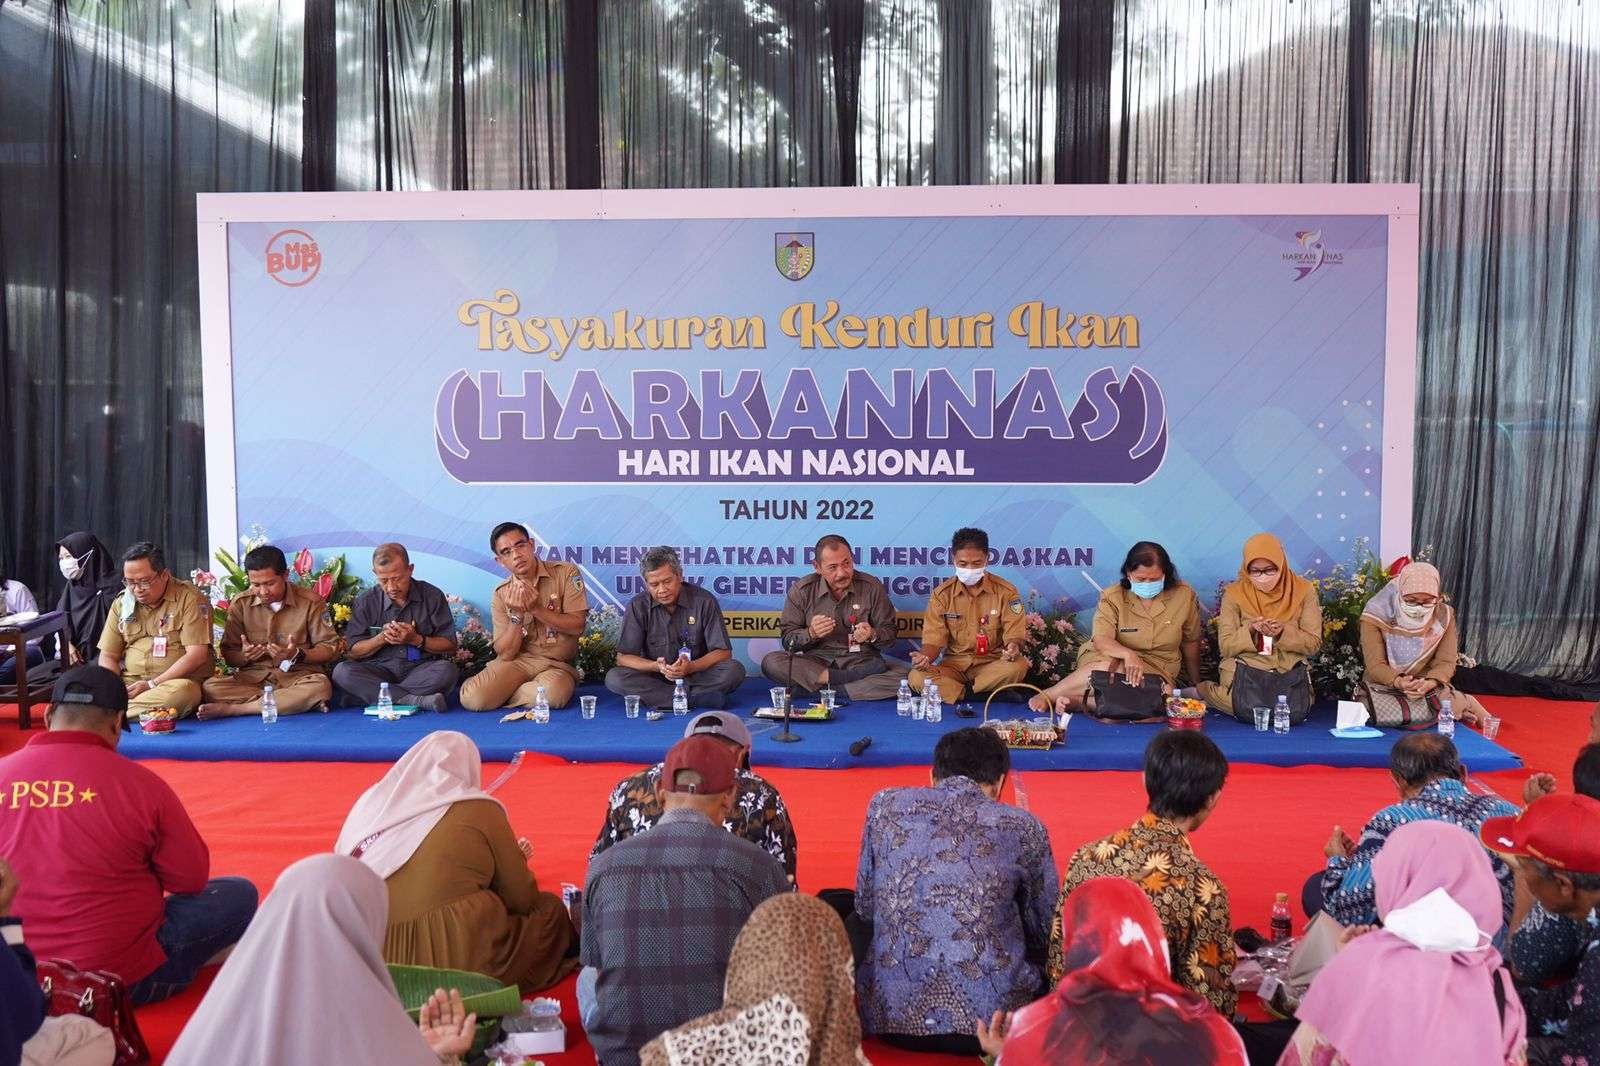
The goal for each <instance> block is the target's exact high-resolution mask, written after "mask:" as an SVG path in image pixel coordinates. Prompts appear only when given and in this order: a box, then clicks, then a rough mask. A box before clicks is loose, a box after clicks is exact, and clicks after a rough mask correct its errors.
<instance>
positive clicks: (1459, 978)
mask: <svg viewBox="0 0 1600 1066" xmlns="http://www.w3.org/2000/svg"><path fill="white" fill-rule="evenodd" d="M1591 802H1592V801H1591ZM1501 821H1509V819H1496V820H1495V821H1494V822H1491V823H1490V824H1491V825H1494V824H1496V823H1498V822H1501ZM1372 876H1373V880H1374V882H1375V899H1376V907H1377V915H1376V916H1377V917H1378V918H1379V919H1380V920H1381V921H1382V923H1383V927H1382V928H1381V929H1379V928H1375V927H1373V926H1354V927H1351V928H1350V929H1348V930H1346V934H1345V940H1344V943H1343V944H1342V946H1341V948H1340V950H1339V952H1338V953H1337V954H1336V955H1334V957H1333V958H1332V959H1331V960H1330V961H1329V962H1328V963H1327V965H1325V966H1324V967H1323V968H1322V970H1321V972H1320V973H1318V974H1317V976H1316V979H1315V980H1314V981H1313V982H1312V984H1311V989H1310V991H1308V992H1307V993H1306V996H1305V999H1304V1000H1303V1001H1302V1002H1301V1004H1300V1008H1299V1010H1298V1012H1297V1016H1298V1018H1299V1020H1300V1026H1299V1028H1298V1029H1297V1030H1296V1031H1295V1034H1294V1037H1293V1039H1292V1040H1291V1041H1290V1044H1289V1046H1288V1048H1287V1049H1285V1051H1284V1053H1283V1057H1282V1058H1281V1059H1279V1064H1280V1066H1364V1064H1366V1063H1374V1064H1377V1063H1388V1062H1401V1061H1413V1062H1435V1063H1448V1064H1451V1066H1519V1064H1521V1063H1522V1062H1523V1061H1524V1056H1525V1054H1526V1050H1527V1020H1526V1018H1525V1016H1524V1014H1523V1009H1522V1004H1521V1003H1519V1002H1518V1000H1517V996H1516V992H1515V990H1514V989H1513V988H1512V987H1511V976H1510V974H1509V973H1507V972H1506V970H1505V968H1504V966H1503V965H1502V963H1501V958H1500V953H1499V952H1498V951H1496V950H1495V949H1494V947H1493V946H1492V944H1491V940H1492V938H1493V937H1494V935H1495V931H1496V930H1497V929H1498V928H1499V927H1500V924H1501V921H1502V916H1501V908H1500V902H1501V901H1500V885H1499V883H1498V882H1497V881H1496V879H1495V875H1494V871H1493V870H1492V869H1491V868H1490V865H1489V857H1488V855H1487V854H1486V853H1485V852H1484V849H1483V846H1482V845H1480V844H1479V843H1478V841H1477V840H1476V839H1475V838H1474V837H1473V836H1472V835H1470V834H1469V833H1467V832H1466V831H1465V830H1463V829H1461V828H1459V827H1458V826H1455V825H1450V824H1447V823H1444V822H1440V821H1420V822H1413V823H1411V824H1409V825H1402V826H1400V827H1399V828H1397V829H1396V830H1394V832H1393V833H1391V834H1390V835H1389V838H1388V841H1387V843H1385V844H1384V846H1383V849H1382V850H1381V851H1379V852H1378V854H1377V856H1376V857H1375V858H1374V859H1373V862H1372ZM1497 986H1498V987H1497Z"/></svg>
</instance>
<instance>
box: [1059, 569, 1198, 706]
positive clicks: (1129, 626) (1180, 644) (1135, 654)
mask: <svg viewBox="0 0 1600 1066" xmlns="http://www.w3.org/2000/svg"><path fill="white" fill-rule="evenodd" d="M1180 666H1182V668H1183V670H1184V672H1185V673H1186V674H1188V676H1189V678H1190V679H1191V681H1193V680H1198V679H1199V677H1200V597H1198V596H1196V595H1195V592H1194V589H1192V588H1190V587H1189V586H1188V585H1186V584H1185V583H1183V582H1182V581H1180V580H1178V568H1177V567H1175V566H1173V565H1172V557H1171V556H1170V555H1168V554H1167V549H1165V548H1163V547H1162V546H1161V545H1159V544H1157V543H1156V542H1155V541H1152V540H1141V541H1140V542H1139V543H1137V544H1135V545H1134V546H1133V547H1132V548H1129V549H1128V557H1127V558H1126V559H1124V560H1123V561H1122V580H1121V581H1120V582H1118V583H1117V584H1115V585H1112V586H1111V587H1110V588H1108V589H1106V590H1105V591H1104V592H1102V593H1101V594H1100V606H1099V607H1097V608H1096V609H1095V612H1094V638H1093V639H1092V640H1091V641H1089V643H1087V644H1085V645H1084V646H1083V649H1082V650H1081V651H1079V652H1078V666H1077V669H1076V670H1074V671H1073V672H1072V673H1070V674H1068V675H1067V676H1066V677H1064V678H1062V679H1061V680H1060V681H1058V682H1056V683H1055V684H1054V685H1052V686H1051V687H1050V688H1048V689H1046V690H1045V691H1044V693H1043V694H1042V695H1039V696H1035V697H1033V699H1031V700H1029V701H1028V706H1030V707H1032V708H1033V709H1034V710H1036V711H1044V710H1048V709H1050V708H1052V707H1053V708H1054V709H1055V710H1057V711H1080V710H1084V709H1085V692H1086V690H1087V689H1088V687H1089V675H1090V674H1091V673H1093V672H1094V671H1096V670H1110V671H1111V672H1113V673H1120V674H1122V675H1124V676H1125V677H1126V678H1127V681H1128V684H1130V685H1139V684H1142V683H1143V682H1144V678H1145V675H1146V674H1153V675H1155V676H1157V677H1159V678H1161V682H1162V688H1163V689H1164V690H1166V691H1167V692H1168V693H1169V694H1170V693H1171V692H1172V691H1173V688H1174V686H1175V685H1176V684H1177V682H1178V669H1179V667H1180Z"/></svg>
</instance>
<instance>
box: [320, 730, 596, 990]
mask: <svg viewBox="0 0 1600 1066" xmlns="http://www.w3.org/2000/svg"><path fill="white" fill-rule="evenodd" d="M482 781H483V763H482V761H481V759H480V758H479V755H478V748H477V746H476V745H475V744H473V743H472V741H471V740H470V739H469V738H468V737H466V736H464V735H462V734H461V733H450V732H442V731H441V732H437V733H430V734H428V735H427V736H426V737H423V738H422V739H421V740H419V741H417V743H416V744H415V745H413V746H412V748H411V750H410V751H408V752H406V753H405V755H403V756H401V757H400V761H399V762H397V763H395V764H394V766H393V767H392V768H390V770H389V772H388V773H386V774H384V775H383V779H382V780H380V781H379V782H378V783H377V784H375V785H373V786H372V787H371V788H369V789H367V791H366V792H364V793H362V795H361V798H360V799H358V800H356V804H355V807H354V808H352V809H351V811H350V816H349V818H347V819H346V820H345V823H344V828H343V829H342V830H340V832H339V842H338V843H337V844H336V845H335V847H334V850H335V851H336V852H338V853H339V854H340V855H349V856H351V857H353V858H357V859H360V860H361V861H362V862H363V863H365V864H366V865H367V866H368V867H369V868H370V869H372V871H373V872H374V873H376V874H377V875H378V876H379V877H381V878H383V879H384V881H385V883H386V884H387V886H388V889H389V928H388V932H387V933H386V935H385V937H384V945H383V957H384V959H385V960H386V961H388V962H394V963H402V964H406V965H412V966H432V967H436V968H440V969H450V970H470V971H472V972H474V973H482V974H488V975H489V976H490V977H493V978H495V979H496V980H498V981H503V982H505V983H506V984H514V985H516V986H517V987H518V988H520V989H521V990H522V991H523V992H524V993H531V992H536V991H538V990H540V989H543V988H548V987H550V986H551V985H553V984H555V983H556V982H557V981H559V980H561V978H563V977H565V976H566V975H567V974H569V973H571V972H572V971H573V970H575V969H576V968H577V965H578V963H577V951H576V946H577V936H576V934H575V933H574V931H573V928H572V921H571V919H570V918H569V917H568V915H567V909H566V905H565V904H564V903H562V901H561V897H560V896H558V895H556V894H554V893H551V892H541V891H540V890H539V885H538V883H537V882H536V881H535V880H534V876H533V871H531V870H529V869H528V858H529V856H530V855H531V854H532V846H531V845H530V844H529V843H528V842H527V841H526V840H524V839H519V838H518V837H517V835H516V833H515V832H514V831H513V830H512V828H511V822H510V820H509V819H508V818H507V817H506V809H505V807H504V806H503V805H502V804H501V803H500V801H499V800H497V799H495V798H494V797H492V796H490V795H489V794H488V793H487V792H485V791H483V784H482Z"/></svg>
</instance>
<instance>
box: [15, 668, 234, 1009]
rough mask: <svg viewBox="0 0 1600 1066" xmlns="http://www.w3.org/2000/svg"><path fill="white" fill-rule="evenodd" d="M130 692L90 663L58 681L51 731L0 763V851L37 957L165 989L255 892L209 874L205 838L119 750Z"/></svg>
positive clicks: (150, 994) (206, 952) (170, 795)
mask: <svg viewBox="0 0 1600 1066" xmlns="http://www.w3.org/2000/svg"><path fill="white" fill-rule="evenodd" d="M127 709H128V695H127V690H126V688H125V687H124V685H123V683H122V681H121V680H120V679H119V678H118V677H117V675H116V674H113V673H112V672H111V671H109V670H106V669H103V668H101V667H99V666H93V665H87V664H86V665H82V666H76V667H73V668H72V669H70V670H68V671H67V672H66V673H64V674H62V675H61V677H60V679H59V680H58V681H57V682H56V687H55V693H54V696H53V702H52V704H51V707H50V710H49V711H48V712H46V715H45V723H46V725H47V726H48V729H49V731H48V732H46V733H43V734H41V735H39V736H36V737H34V738H33V740H32V741H30V742H29V743H28V746H27V747H25V748H23V749H22V750H21V751H19V752H16V753H15V754H13V755H10V756H7V757H6V758H4V759H0V809H4V811H5V817H4V818H0V855H5V856H8V857H9V858H10V860H11V862H12V864H13V865H14V866H15V867H16V869H17V874H18V876H19V878H20V880H21V883H22V889H21V892H20V893H19V894H18V897H17V901H16V909H17V912H18V913H19V914H23V915H26V916H27V921H28V939H29V942H30V944H31V945H32V947H33V950H34V953H35V954H36V955H38V956H39V957H40V958H44V959H51V958H60V959H66V960H67V961H69V962H71V963H72V964H73V965H75V966H77V967H78V968H79V969H97V970H108V971H110V972H112V973H115V974H117V975H118V976H119V977H121V978H122V979H123V981H124V982H126V983H127V984H128V985H129V989H130V992H131V994H132V996H133V1000H134V1002H135V1003H152V1002H155V1001H156V1000H160V999H165V998H167V997H168V996H171V995H173V994H175V993H177V992H178V991H180V990H181V989H183V988H184V987H185V986H186V985H188V984H189V982H191V981H193V980H194V977H195V975H196V974H197V973H198V972H199V970H200V967H201V966H203V965H205V963H206V962H207V960H209V959H211V958H212V957H213V956H215V955H217V954H218V953H219V952H220V951H222V950H223V949H224V948H226V947H228V946H229V945H231V944H233V943H234V942H235V941H237V940H238V939H239V937H240V936H242V935H243V934H244V930H245V927H246V926H247V925H248V924H249V922H250V917H251V915H253V914H254V913H255V909H256V890H255V887H254V886H253V885H251V884H250V882H248V881H246V880H243V879H242V878H237V877H224V878H219V879H217V880H215V881H209V882H208V881H207V880H206V878H207V877H208V876H209V874H210V867H211V857H210V853H209V852H208V851H207V849H206V845H205V841H204V840H202V839H201V838H200V833H199V832H198V831H197V830H196V829H195V827H194V823H193V822H191V821H190V820H189V815H188V814H187V813H186V812H185V811H184V809H183V804H182V803H181V802H179V800H178V797H177V795H176V794H175V793H174V792H173V791H172V789H171V788H170V787H169V786H168V785H167V783H166V782H165V781H162V780H161V778H159V777H157V776H156V775H155V774H154V773H152V772H151V771H149V770H147V769H145V768H144V767H143V766H140V765H138V764H137V763H135V762H133V761H132V760H130V759H127V758H124V757H123V756H121V755H118V754H117V750H116V749H117V741H118V739H119V738H120V736H121V729H122V728H123V719H124V715H125V714H126V713H127Z"/></svg>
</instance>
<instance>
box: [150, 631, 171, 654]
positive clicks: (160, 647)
mask: <svg viewBox="0 0 1600 1066" xmlns="http://www.w3.org/2000/svg"><path fill="white" fill-rule="evenodd" d="M150 657H151V658H153V659H165V658H166V657H167V635H166V634H165V633H163V634H161V635H160V636H159V637H156V638H154V639H153V640H151V642H150Z"/></svg>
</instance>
